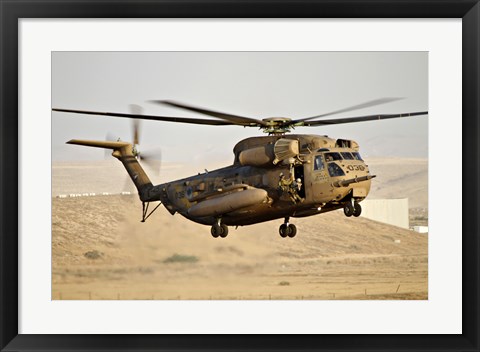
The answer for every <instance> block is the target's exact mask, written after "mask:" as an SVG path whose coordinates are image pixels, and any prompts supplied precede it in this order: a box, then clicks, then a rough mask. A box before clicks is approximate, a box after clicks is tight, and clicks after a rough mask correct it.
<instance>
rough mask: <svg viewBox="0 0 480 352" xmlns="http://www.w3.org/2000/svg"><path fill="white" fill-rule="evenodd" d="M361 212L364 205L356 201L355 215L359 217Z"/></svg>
mask: <svg viewBox="0 0 480 352" xmlns="http://www.w3.org/2000/svg"><path fill="white" fill-rule="evenodd" d="M361 213H362V206H361V205H360V204H358V203H357V202H355V204H354V205H353V216H355V217H356V218H358V217H359V216H360V214H361Z"/></svg>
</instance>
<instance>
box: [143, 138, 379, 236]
mask: <svg viewBox="0 0 480 352" xmlns="http://www.w3.org/2000/svg"><path fill="white" fill-rule="evenodd" d="M279 140H281V141H280V142H282V143H283V146H282V145H281V144H282V143H280V142H279ZM290 141H291V142H292V143H294V144H295V145H297V144H298V152H294V153H290V154H289V153H288V148H289V145H288V144H289V143H290ZM278 145H280V147H282V148H283V151H285V150H286V151H287V152H285V153H283V156H285V159H283V160H278V158H277V160H275V156H277V157H278V156H279V155H280V158H281V157H282V150H281V149H282V148H277V149H276V150H274V147H276V146H278ZM262 150H263V151H262ZM269 151H274V153H270V154H271V155H270V156H269ZM275 152H276V153H277V154H279V155H277V154H275ZM234 154H235V160H234V163H233V165H231V166H227V167H224V168H221V169H217V170H213V171H209V172H205V173H201V174H198V175H195V176H191V177H187V178H184V179H180V180H175V181H172V182H168V183H164V184H160V185H157V186H153V187H151V188H150V189H149V190H148V192H147V193H146V194H144V195H143V198H144V200H146V201H154V200H161V201H162V203H163V204H164V206H165V207H166V208H167V209H168V211H169V212H170V213H172V214H175V213H179V214H181V215H183V216H184V217H186V218H188V219H189V220H192V221H195V222H197V223H200V224H205V225H212V224H214V223H215V222H217V221H219V219H221V222H222V223H224V224H226V225H234V226H235V225H237V226H242V225H250V224H255V223H259V222H264V221H269V220H274V219H279V218H287V217H305V216H311V215H317V214H321V213H325V212H328V211H332V210H336V209H339V208H343V207H344V205H345V204H346V203H352V202H354V201H355V202H360V201H362V200H363V199H365V197H366V196H367V195H368V192H369V190H370V184H371V178H372V177H374V176H371V175H370V173H369V169H368V166H367V165H366V164H365V162H364V161H363V160H362V158H361V157H360V154H359V153H358V144H357V143H355V142H354V141H350V140H341V139H339V140H334V139H332V138H329V137H327V136H316V135H287V136H285V135H281V136H268V137H253V138H248V139H246V140H243V141H241V142H239V143H238V144H237V145H236V146H235V148H234ZM295 154H296V155H295ZM271 159H274V161H277V162H276V163H275V162H272V160H271Z"/></svg>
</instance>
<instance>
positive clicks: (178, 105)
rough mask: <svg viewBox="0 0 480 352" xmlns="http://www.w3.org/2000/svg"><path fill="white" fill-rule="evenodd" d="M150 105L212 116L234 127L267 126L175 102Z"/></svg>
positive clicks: (247, 119)
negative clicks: (172, 107) (234, 125)
mask: <svg viewBox="0 0 480 352" xmlns="http://www.w3.org/2000/svg"><path fill="white" fill-rule="evenodd" d="M150 102H152V103H157V104H163V105H169V106H174V107H176V108H180V109H185V110H189V111H193V112H198V113H200V114H204V115H208V116H213V117H216V118H219V119H222V120H226V121H229V122H233V123H235V124H236V125H244V126H266V125H267V124H266V123H265V122H264V121H262V120H257V119H252V118H251V117H245V116H238V115H232V114H226V113H223V112H218V111H213V110H207V109H203V108H199V107H195V106H190V105H185V104H183V103H178V102H175V101H170V100H150Z"/></svg>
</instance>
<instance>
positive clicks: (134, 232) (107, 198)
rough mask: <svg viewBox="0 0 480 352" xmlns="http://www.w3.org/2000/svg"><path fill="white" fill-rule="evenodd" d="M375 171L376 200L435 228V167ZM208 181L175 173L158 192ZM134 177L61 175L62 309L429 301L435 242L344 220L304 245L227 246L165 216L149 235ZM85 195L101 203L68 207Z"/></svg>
mask: <svg viewBox="0 0 480 352" xmlns="http://www.w3.org/2000/svg"><path fill="white" fill-rule="evenodd" d="M368 163H369V165H370V169H371V172H372V174H376V175H377V178H376V179H375V180H374V183H373V188H372V191H371V194H370V196H369V197H371V198H405V197H408V198H409V204H410V208H411V209H410V212H411V220H412V221H417V222H419V223H420V222H422V223H428V210H427V209H428V197H427V195H428V194H427V174H428V172H427V161H426V160H420V159H398V158H396V159H372V160H369V161H368ZM216 166H221V164H220V165H211V166H210V168H209V169H213V168H215V167H216ZM197 168H198V170H197ZM198 171H203V168H199V167H197V166H195V165H192V166H185V165H178V164H173V163H165V164H164V165H162V172H161V174H160V175H159V176H157V175H154V174H152V181H154V183H158V182H163V181H166V180H169V179H173V178H175V177H185V176H188V175H191V174H195V173H197V172H198ZM125 175H126V172H125V171H124V169H123V166H122V165H121V164H120V163H119V162H117V161H115V160H112V161H99V162H88V163H85V162H83V163H82V162H77V163H55V164H54V165H53V166H52V299H54V300H58V299H64V300H65V299H66V300H72V299H73V300H88V299H92V300H117V299H121V300H123V299H141V300H151V299H174V300H177V299H195V300H196V299H200V300H203V299H214V300H224V299H234V300H236V299H242V300H245V299H265V300H268V299H272V300H273V299H305V300H308V299H322V300H331V299H342V300H346V299H348V300H350V299H428V235H427V234H418V233H416V232H413V231H409V230H406V229H402V228H398V227H394V226H390V225H387V224H382V223H378V222H375V221H371V220H368V219H364V218H362V217H360V218H346V217H345V216H344V215H343V213H342V212H341V211H336V212H332V213H328V214H324V215H321V216H314V217H309V218H302V219H292V222H293V223H295V224H296V225H297V228H298V234H297V236H296V237H295V238H293V239H292V238H281V237H280V236H279V235H278V226H279V225H280V224H281V222H282V220H276V221H271V222H267V223H262V224H257V225H252V226H246V227H239V228H238V229H235V228H233V227H231V228H230V233H229V235H228V237H227V238H225V239H223V238H217V239H215V238H212V236H211V235H210V228H209V227H207V226H203V225H198V224H195V223H193V222H190V221H188V220H186V219H184V218H183V217H181V216H180V215H178V214H176V215H174V216H172V215H170V214H169V213H168V212H167V211H166V210H165V209H164V208H163V207H160V208H159V209H158V210H157V211H156V212H155V213H154V214H153V215H152V216H151V217H150V218H149V219H148V220H147V221H146V222H145V223H141V222H140V219H141V209H142V208H141V203H140V201H139V200H138V197H137V196H136V195H118V193H120V192H122V191H125V189H126V187H127V186H126V184H129V183H126V182H127V181H126V176H125ZM128 187H130V186H128ZM130 190H131V188H130V189H128V191H130ZM84 193H95V194H96V195H95V196H88V197H87V196H85V197H68V195H69V194H84ZM102 193H111V194H109V195H101V194H102ZM113 193H117V194H113ZM59 195H67V197H66V198H58V196H59ZM416 218H417V219H416ZM415 219H416V220H415ZM412 221H411V225H412Z"/></svg>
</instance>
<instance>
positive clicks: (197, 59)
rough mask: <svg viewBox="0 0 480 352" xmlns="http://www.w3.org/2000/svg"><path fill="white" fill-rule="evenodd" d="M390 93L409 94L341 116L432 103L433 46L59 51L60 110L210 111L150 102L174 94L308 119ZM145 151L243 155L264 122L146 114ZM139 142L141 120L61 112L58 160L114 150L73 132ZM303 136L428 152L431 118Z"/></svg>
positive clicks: (386, 151) (170, 156)
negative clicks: (203, 122)
mask: <svg viewBox="0 0 480 352" xmlns="http://www.w3.org/2000/svg"><path fill="white" fill-rule="evenodd" d="M384 97H401V98H404V99H402V100H399V101H395V102H391V103H388V104H384V105H379V106H376V107H371V108H365V109H361V110H357V111H353V112H348V113H343V114H338V115H334V116H332V118H333V117H349V116H363V115H369V114H377V113H378V114H380V113H402V112H414V111H425V110H428V53H426V52H53V53H52V107H56V108H67V109H81V110H93V111H110V112H129V104H138V105H141V106H143V108H144V113H145V114H151V115H166V116H181V117H199V118H209V117H206V116H204V115H200V114H196V113H192V112H188V111H183V110H181V109H176V108H172V107H166V106H161V105H155V104H152V103H147V102H146V101H147V100H151V99H159V100H163V99H171V100H176V101H180V102H184V103H187V104H190V105H195V106H200V107H205V108H209V109H212V110H217V111H222V112H227V113H232V114H238V115H242V116H249V117H253V118H259V119H262V118H265V117H272V116H282V117H291V118H302V117H309V116H313V115H318V114H321V113H325V112H329V111H333V110H337V109H341V108H344V107H348V106H352V105H356V104H359V103H362V102H365V101H370V100H374V99H379V98H384ZM141 127H142V131H141V140H140V150H143V151H148V150H150V149H152V148H160V149H161V151H162V160H163V161H166V162H174V161H179V162H182V163H183V162H187V161H190V162H193V163H198V164H199V165H201V164H202V163H207V162H211V161H213V160H215V161H219V160H222V161H223V160H225V161H227V162H231V161H232V160H233V153H232V148H233V146H234V145H235V144H236V143H237V142H238V141H239V140H241V139H243V138H246V137H251V136H260V135H262V133H261V131H259V130H258V129H257V128H243V127H237V126H200V125H188V124H179V123H171V122H155V121H142V126H141ZM107 133H110V134H111V135H114V136H118V137H119V138H121V139H122V140H126V141H131V140H132V136H131V121H129V120H127V119H121V118H112V117H103V116H92V115H77V114H67V113H59V112H54V113H52V158H53V160H54V161H60V160H62V161H67V160H99V159H103V158H104V151H103V150H98V149H96V148H88V147H80V146H72V145H66V144H65V142H66V141H67V140H69V139H72V138H81V139H98V140H104V139H105V137H106V135H107ZM295 133H305V134H321V135H324V134H326V135H329V136H330V137H333V138H347V139H353V140H356V141H357V142H358V143H359V144H360V152H361V153H362V154H363V156H364V157H375V156H403V157H421V158H426V157H427V154H428V117H427V116H420V117H412V118H403V119H393V120H387V121H373V122H361V123H354V124H345V125H337V126H328V127H300V128H297V129H296V130H295Z"/></svg>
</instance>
